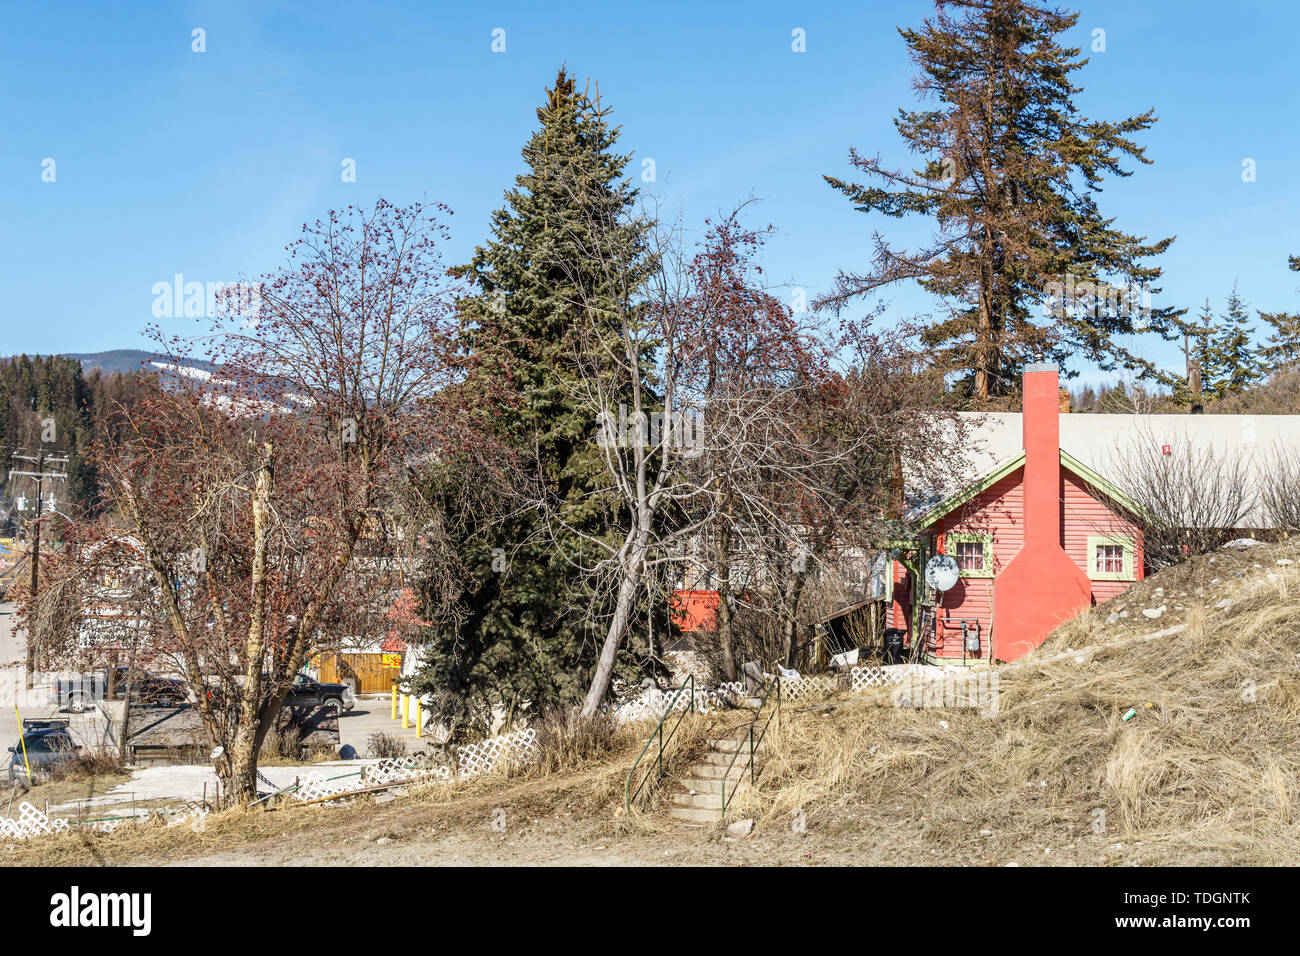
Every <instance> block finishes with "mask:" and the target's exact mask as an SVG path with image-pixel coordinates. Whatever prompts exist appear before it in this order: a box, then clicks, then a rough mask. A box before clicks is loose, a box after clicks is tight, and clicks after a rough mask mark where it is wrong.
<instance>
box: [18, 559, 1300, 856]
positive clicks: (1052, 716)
mask: <svg viewBox="0 0 1300 956" xmlns="http://www.w3.org/2000/svg"><path fill="white" fill-rule="evenodd" d="M1279 558H1280V559H1284V560H1297V559H1300V540H1297V541H1290V542H1283V543H1281V544H1279V545H1276V546H1268V547H1260V548H1256V549H1254V550H1251V551H1246V552H1241V553H1239V554H1237V553H1227V552H1221V553H1219V554H1216V555H1210V556H1206V557H1204V558H1198V559H1196V560H1195V561H1192V562H1188V563H1187V564H1185V565H1180V566H1178V567H1175V568H1170V569H1167V570H1166V571H1163V572H1161V573H1160V574H1159V575H1157V576H1155V577H1153V578H1152V579H1150V580H1148V581H1147V582H1144V583H1142V584H1141V585H1138V586H1136V587H1135V588H1133V589H1132V590H1131V591H1130V592H1129V593H1128V594H1126V595H1125V596H1123V597H1121V598H1119V599H1117V600H1115V601H1113V602H1111V603H1109V604H1107V605H1105V606H1103V607H1101V608H1098V609H1096V610H1094V611H1093V612H1091V613H1089V614H1086V615H1084V616H1083V617H1081V618H1079V619H1078V620H1076V621H1073V622H1071V623H1070V624H1068V625H1066V626H1064V627H1062V628H1061V629H1059V630H1058V632H1057V633H1056V634H1054V635H1053V636H1052V637H1051V638H1050V639H1049V640H1048V642H1047V643H1045V644H1044V646H1043V647H1042V648H1040V649H1039V650H1038V651H1036V652H1035V653H1034V654H1031V655H1029V656H1028V657H1026V658H1025V659H1023V660H1022V661H1020V662H1017V664H1015V665H1012V666H1008V667H1005V668H1001V669H999V671H998V679H999V684H998V691H999V695H998V698H997V709H996V713H995V714H993V715H992V716H988V717H982V716H980V714H979V712H977V711H973V710H959V709H938V708H932V709H915V710H909V709H899V708H895V707H892V706H888V703H889V701H888V697H889V695H888V692H884V693H882V694H878V695H876V697H875V698H861V697H859V698H852V699H850V698H847V697H844V698H840V699H837V700H834V701H832V702H830V703H829V705H828V706H826V707H823V708H821V709H807V708H805V709H796V708H794V707H789V706H787V708H786V709H785V710H784V711H783V713H782V715H781V718H780V723H779V724H774V725H773V727H772V730H771V731H770V736H769V738H768V748H769V749H768V750H767V756H766V759H765V764H764V766H763V768H762V771H761V773H760V775H759V777H758V783H757V786H756V787H755V788H754V789H753V790H744V791H741V793H740V795H739V796H738V797H737V802H736V803H735V804H733V809H732V812H731V813H730V818H731V819H737V818H739V817H740V816H754V817H755V818H757V820H758V827H757V829H756V831H755V837H754V839H753V840H741V841H735V840H732V841H730V842H728V839H729V838H728V837H727V835H726V834H725V833H722V832H716V831H713V830H711V829H707V828H704V829H696V830H690V829H685V830H684V829H682V828H681V827H679V826H677V825H676V824H674V823H672V822H670V821H669V820H668V819H667V817H666V815H665V814H663V813H661V812H658V811H660V810H661V809H662V807H663V805H664V803H665V802H666V800H667V795H668V793H669V791H670V789H671V787H670V786H666V787H663V788H660V789H659V790H658V791H652V792H649V793H648V794H647V795H645V796H644V797H643V799H642V800H641V801H640V802H639V803H638V805H637V807H636V808H635V809H634V812H633V814H632V815H631V816H630V817H628V816H627V815H623V814H621V813H620V809H621V807H622V805H623V798H624V787H625V781H626V777H627V772H628V769H629V768H630V767H631V765H632V762H633V760H634V759H635V758H636V756H637V755H638V754H639V753H640V751H641V749H642V747H643V746H644V743H645V735H646V734H647V733H648V732H649V727H648V726H646V725H640V726H637V727H635V728H628V727H618V726H616V725H613V724H610V723H608V722H604V721H597V722H587V721H581V720H579V719H577V718H575V717H573V716H572V715H566V714H553V715H548V717H547V718H546V719H545V720H543V721H542V722H541V725H540V726H539V727H538V731H539V733H538V742H539V756H540V759H539V760H538V761H537V762H536V763H535V764H533V765H530V766H527V767H515V768H512V769H510V770H502V771H501V772H498V773H494V774H490V775H487V776H485V777H482V778H477V779H471V780H467V781H461V782H458V783H455V784H453V785H451V786H443V785H428V786H421V787H411V788H409V789H408V790H407V791H406V792H405V793H403V794H400V795H397V796H396V797H395V798H394V799H391V800H389V802H386V803H384V804H382V805H375V804H373V803H371V802H370V799H369V798H362V799H360V800H357V801H355V802H354V803H352V804H351V805H346V806H339V805H333V806H330V807H328V808H326V807H302V806H286V807H283V808H277V809H275V810H272V811H229V812H225V813H219V814H212V815H211V816H209V817H208V818H207V821H206V824H205V826H204V827H203V828H202V829H201V830H199V831H197V832H196V831H195V830H192V829H191V828H190V827H189V826H188V825H180V826H176V827H172V828H163V827H157V826H150V827H144V826H141V827H129V828H122V829H120V830H119V831H117V832H115V833H113V834H111V835H103V834H93V833H83V834H64V835H56V836H51V837H43V838H41V839H39V840H31V841H27V842H26V844H25V845H22V846H18V847H15V848H14V849H13V850H8V851H6V855H5V861H6V862H7V863H24V864H47V865H48V864H72V863H81V864H84V863H88V862H92V861H93V862H101V863H113V864H120V863H131V862H154V861H168V860H186V859H194V860H209V861H215V862H223V861H224V862H231V861H235V862H239V863H241V864H248V863H251V864H255V865H261V864H263V863H277V862H278V863H284V862H287V861H292V860H294V859H296V855H298V854H301V853H303V852H307V851H308V850H310V852H312V853H315V854H316V856H315V857H313V859H316V860H318V861H320V860H325V861H328V862H338V861H350V860H361V861H364V860H371V861H373V862H385V861H387V862H391V859H392V858H391V856H382V855H379V854H378V853H377V852H376V851H375V850H374V849H373V847H374V844H373V843H372V842H370V841H371V840H372V839H373V838H374V836H375V834H379V833H380V832H381V831H382V834H383V835H391V836H393V837H394V839H396V840H397V841H398V843H397V844H395V847H398V848H407V849H405V850H402V851H399V852H406V853H407V856H406V857H405V859H406V860H407V861H408V862H415V863H419V864H422V863H423V861H426V860H430V859H439V858H444V855H445V854H447V853H449V852H450V853H464V854H467V857H468V858H469V859H471V860H477V861H479V862H500V861H502V860H510V859H516V858H512V857H510V856H509V854H511V853H519V854H521V855H520V856H519V857H517V859H519V860H523V861H526V862H528V861H531V862H537V861H550V862H561V861H569V862H572V861H574V860H577V861H580V862H582V861H587V862H590V861H592V860H593V859H595V857H594V856H593V854H597V851H599V852H604V851H605V850H606V848H607V847H608V848H610V851H611V852H618V853H621V854H626V856H624V857H623V859H625V860H628V861H633V860H637V861H653V860H656V859H657V860H659V861H660V862H663V861H664V858H665V856H666V855H668V854H669V853H671V854H673V855H672V857H671V858H672V859H673V860H674V861H678V860H680V861H681V862H688V861H689V862H751V863H754V862H757V863H761V862H776V861H779V860H785V861H787V862H790V861H793V862H799V861H803V860H806V859H808V858H810V857H812V856H813V852H812V851H815V852H816V854H817V860H818V861H822V860H825V861H828V862H848V863H891V862H897V863H913V864H915V863H922V862H926V861H930V862H935V863H990V862H1006V861H1009V860H1012V859H1015V860H1018V861H1019V862H1034V861H1037V862H1062V863H1084V864H1097V863H1103V864H1105V863H1141V864H1165V863H1187V864H1281V863H1290V862H1293V861H1294V860H1295V859H1296V858H1297V856H1300V826H1298V825H1297V822H1298V818H1300V789H1298V784H1297V781H1298V780H1300V746H1297V737H1296V727H1297V722H1298V721H1300V669H1298V668H1297V664H1298V663H1300V657H1297V653H1298V652H1300V575H1297V569H1300V564H1291V565H1278V564H1276V561H1277V560H1278V559H1279ZM1270 575H1271V576H1272V579H1271V580H1270ZM1225 596H1226V597H1231V598H1232V599H1233V600H1234V602H1235V603H1234V604H1233V605H1232V606H1231V607H1230V608H1228V609H1227V610H1226V611H1225V610H1223V609H1219V608H1216V607H1215V605H1216V604H1217V603H1218V602H1219V601H1220V599H1221V598H1223V597H1225ZM1162 605H1163V606H1165V607H1166V611H1165V612H1164V613H1163V614H1162V615H1161V617H1160V618H1159V620H1158V621H1152V620H1148V619H1147V618H1145V617H1144V616H1143V615H1142V614H1141V613H1140V611H1141V609H1142V608H1150V607H1157V606H1162ZM1124 611H1127V612H1128V614H1127V616H1125V617H1122V618H1121V617H1118V615H1119V614H1121V613H1122V612H1124ZM1112 615H1116V616H1115V617H1114V618H1112ZM1171 627H1179V628H1180V629H1179V630H1178V631H1177V632H1176V633H1173V634H1170V635H1168V636H1165V637H1162V638H1159V639H1155V640H1143V639H1141V636H1142V635H1143V634H1146V633H1150V632H1152V631H1154V630H1156V629H1169V628H1171ZM1067 652H1068V653H1067ZM881 704H884V705H885V706H881ZM1129 709H1133V710H1134V711H1135V712H1136V713H1135V716H1134V717H1133V718H1132V719H1130V720H1128V721H1125V720H1123V719H1122V718H1123V715H1124V714H1125V713H1126V712H1127V711H1128V710H1129ZM743 716H744V715H724V716H722V717H718V716H714V717H713V718H702V717H698V716H695V715H688V716H687V717H685V718H684V719H683V721H682V723H681V725H680V727H678V729H677V731H676V734H675V736H674V739H673V741H672V744H671V747H670V749H669V757H668V760H667V763H666V766H665V775H666V776H667V777H668V778H670V779H671V778H672V777H674V776H680V775H682V773H683V772H684V771H685V770H686V768H687V767H688V766H689V764H691V763H692V762H694V761H695V760H696V759H698V757H699V755H700V754H701V752H702V751H703V750H704V749H705V748H706V746H707V738H709V737H712V736H727V735H728V733H727V732H728V730H730V729H731V728H730V727H729V724H731V723H738V722H740V721H741V720H742V718H743ZM945 724H946V726H944V725H945ZM671 725H672V720H671V719H670V721H669V726H671ZM500 808H506V809H507V812H508V814H509V819H510V821H511V822H510V831H509V833H508V834H500V833H496V832H495V831H493V830H492V829H491V828H490V827H489V825H488V821H489V819H490V817H491V815H492V814H494V813H495V812H497V811H498V810H499V809H500ZM796 811H799V814H798V819H799V820H801V821H802V822H804V823H806V827H807V837H806V838H805V837H801V836H800V835H799V834H798V833H797V832H796V833H792V832H791V829H792V828H791V826H790V822H791V819H792V815H794V814H795V812H796ZM1103 813H1104V826H1103V825H1102V824H1103V819H1102V816H1101V814H1103ZM981 831H988V832H987V833H981ZM308 836H309V839H304V838H305V837H308ZM516 843H518V848H517V849H515V847H516ZM387 849H388V850H393V849H394V847H389V848H387ZM1048 850H1050V851H1051V853H1050V855H1045V853H1046V851H1048ZM503 854H504V855H503ZM778 854H784V856H779V855H778ZM601 859H603V858H601Z"/></svg>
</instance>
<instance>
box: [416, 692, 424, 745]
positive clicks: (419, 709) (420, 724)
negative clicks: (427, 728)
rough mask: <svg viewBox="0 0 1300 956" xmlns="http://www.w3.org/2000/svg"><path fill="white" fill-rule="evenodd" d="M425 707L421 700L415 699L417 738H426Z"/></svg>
mask: <svg viewBox="0 0 1300 956" xmlns="http://www.w3.org/2000/svg"><path fill="white" fill-rule="evenodd" d="M423 716H424V706H423V705H422V704H421V703H420V698H418V697H417V698H415V736H417V737H423V736H424V721H423V720H422V719H421V718H422V717H423Z"/></svg>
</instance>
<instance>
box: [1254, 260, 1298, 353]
mask: <svg viewBox="0 0 1300 956" xmlns="http://www.w3.org/2000/svg"><path fill="white" fill-rule="evenodd" d="M1287 265H1288V266H1289V267H1290V268H1291V270H1292V271H1293V272H1300V256H1289V257H1288V258H1287ZM1259 317H1260V318H1261V319H1263V320H1264V321H1265V322H1267V323H1268V324H1269V325H1270V326H1272V327H1273V331H1272V332H1271V333H1270V334H1269V337H1268V344H1267V345H1264V346H1261V347H1260V350H1259V356H1260V359H1261V360H1263V361H1264V362H1265V363H1266V364H1267V365H1268V366H1269V367H1270V368H1272V369H1274V370H1277V369H1282V368H1289V367H1291V366H1293V365H1295V364H1296V363H1297V362H1300V314H1296V313H1294V312H1261V313H1260V314H1259Z"/></svg>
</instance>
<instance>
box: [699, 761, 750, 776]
mask: <svg viewBox="0 0 1300 956" xmlns="http://www.w3.org/2000/svg"><path fill="white" fill-rule="evenodd" d="M686 772H687V773H688V774H689V775H690V776H692V777H700V778H702V779H704V780H721V779H722V778H724V777H726V778H728V779H731V780H735V779H736V778H737V777H740V776H749V771H748V770H747V769H745V767H743V766H742V765H741V764H740V762H739V761H737V763H736V765H735V766H734V767H732V768H731V769H730V770H728V769H727V767H726V765H725V764H716V763H697V764H696V765H695V766H693V767H691V768H689V769H688V770H687V771H686Z"/></svg>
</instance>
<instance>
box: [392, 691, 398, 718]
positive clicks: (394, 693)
mask: <svg viewBox="0 0 1300 956" xmlns="http://www.w3.org/2000/svg"><path fill="white" fill-rule="evenodd" d="M391 719H392V720H396V719H397V685H396V684H394V685H393V716H392V718H391Z"/></svg>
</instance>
